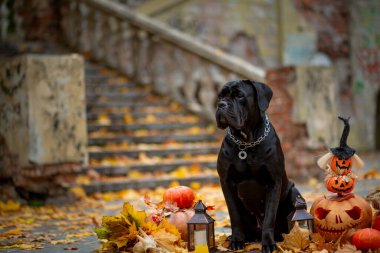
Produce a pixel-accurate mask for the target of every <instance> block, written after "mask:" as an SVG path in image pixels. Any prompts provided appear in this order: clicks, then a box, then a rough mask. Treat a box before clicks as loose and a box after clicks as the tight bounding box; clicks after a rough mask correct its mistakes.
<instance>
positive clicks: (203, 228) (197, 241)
mask: <svg viewBox="0 0 380 253" xmlns="http://www.w3.org/2000/svg"><path fill="white" fill-rule="evenodd" d="M207 228H208V226H207V224H196V225H195V229H194V245H195V246H197V245H207V241H208V239H207Z"/></svg>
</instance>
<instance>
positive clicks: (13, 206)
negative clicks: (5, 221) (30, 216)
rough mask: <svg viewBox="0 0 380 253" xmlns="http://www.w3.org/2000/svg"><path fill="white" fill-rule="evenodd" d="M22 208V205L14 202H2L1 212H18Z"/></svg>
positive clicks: (0, 204) (0, 205) (0, 202)
mask: <svg viewBox="0 0 380 253" xmlns="http://www.w3.org/2000/svg"><path fill="white" fill-rule="evenodd" d="M20 208H21V204H20V203H18V202H15V201H13V200H8V201H7V202H3V201H0V211H2V212H13V211H18V210H20Z"/></svg>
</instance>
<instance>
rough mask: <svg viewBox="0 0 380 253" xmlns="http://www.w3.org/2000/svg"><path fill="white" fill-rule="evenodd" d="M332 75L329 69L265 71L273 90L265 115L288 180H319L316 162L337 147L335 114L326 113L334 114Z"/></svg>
mask: <svg viewBox="0 0 380 253" xmlns="http://www.w3.org/2000/svg"><path fill="white" fill-rule="evenodd" d="M333 73H334V72H333V71H332V70H331V69H330V68H325V67H312V66H310V67H296V68H295V67H283V68H276V69H270V70H268V71H267V76H266V81H267V83H268V85H270V87H271V88H272V90H273V98H272V101H271V104H270V106H269V109H268V114H269V116H270V120H271V122H272V124H273V126H274V127H275V128H276V132H277V134H278V136H279V138H280V140H281V145H282V149H283V151H284V154H285V163H286V165H285V168H286V170H287V173H288V176H289V177H291V178H296V179H297V180H307V179H309V178H310V177H313V176H314V177H320V176H321V175H322V174H321V171H320V169H319V168H318V167H317V166H316V160H317V158H318V157H319V156H321V155H323V154H324V153H325V152H326V150H327V148H328V147H329V145H330V144H334V145H335V144H336V139H337V128H336V121H337V120H336V118H335V114H334V113H331V114H329V113H328V112H329V110H332V111H333V112H334V111H336V106H334V105H333V101H334V96H333V94H335V93H336V91H335V90H334V87H336V86H334V85H332V84H333V83H334V78H333V77H334V75H333ZM310 76H311V77H310ZM320 83H322V84H323V85H319V84H320ZM315 92H317V93H318V94H316V95H314V93H315ZM330 121H331V122H330ZM326 129H328V131H326Z"/></svg>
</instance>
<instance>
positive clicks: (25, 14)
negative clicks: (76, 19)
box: [0, 0, 61, 43]
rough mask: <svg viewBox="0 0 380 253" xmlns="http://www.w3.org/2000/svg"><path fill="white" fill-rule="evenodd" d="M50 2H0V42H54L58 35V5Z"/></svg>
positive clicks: (45, 0)
mask: <svg viewBox="0 0 380 253" xmlns="http://www.w3.org/2000/svg"><path fill="white" fill-rule="evenodd" d="M60 2H61V1H51V0H28V1H24V0H3V1H0V13H1V15H0V16H1V18H0V21H1V24H0V35H1V41H3V42H7V43H20V42H24V41H25V40H29V41H35V40H56V39H57V38H58V37H59V35H60V28H59V16H60V14H59V4H60Z"/></svg>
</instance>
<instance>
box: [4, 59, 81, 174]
mask: <svg viewBox="0 0 380 253" xmlns="http://www.w3.org/2000/svg"><path fill="white" fill-rule="evenodd" d="M83 70H84V61H83V58H82V57H81V56H79V55H77V54H70V55H59V56H58V55H49V56H46V55H44V56H42V55H22V56H16V57H13V58H9V59H8V60H7V61H3V62H1V63H0V122H1V124H0V135H2V136H3V138H4V139H5V143H6V145H7V146H8V148H9V149H10V152H11V153H12V154H14V155H16V156H17V163H18V165H19V166H20V167H30V166H34V165H36V166H39V165H48V164H60V163H72V162H75V163H83V162H85V159H86V156H87V155H86V145H87V130H86V127H87V126H86V117H85V89H84V71H83Z"/></svg>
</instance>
